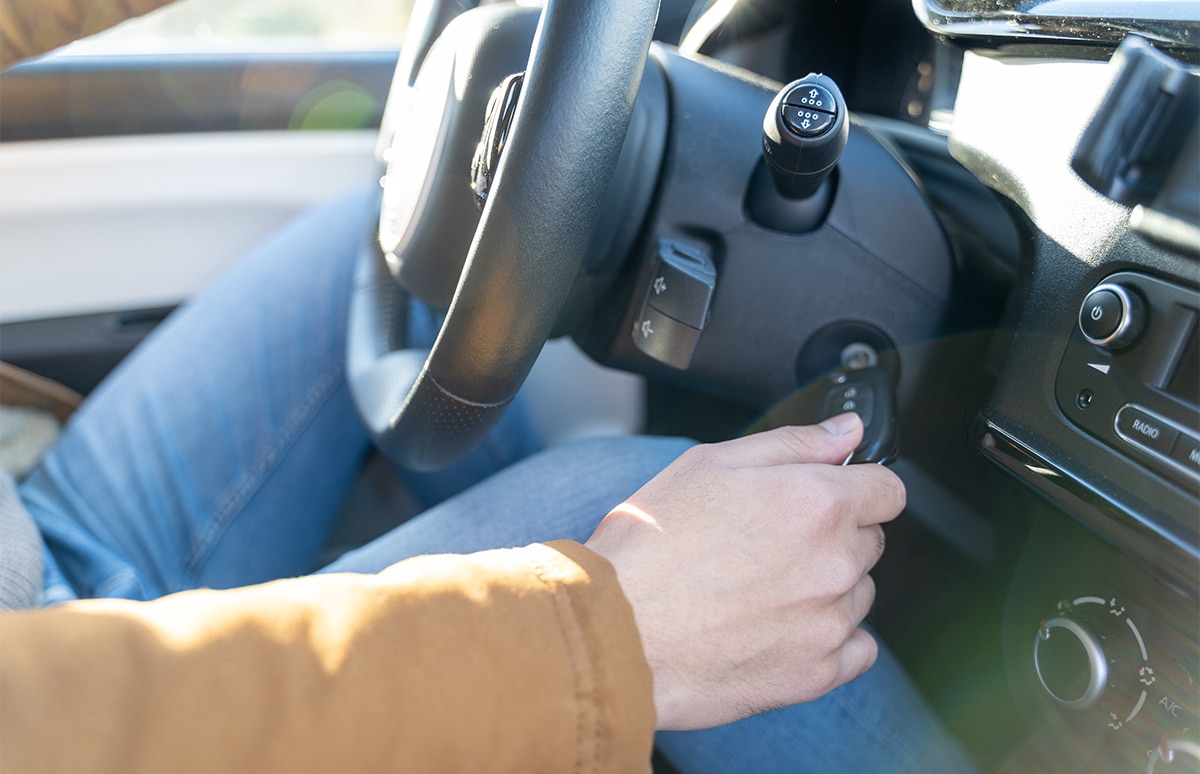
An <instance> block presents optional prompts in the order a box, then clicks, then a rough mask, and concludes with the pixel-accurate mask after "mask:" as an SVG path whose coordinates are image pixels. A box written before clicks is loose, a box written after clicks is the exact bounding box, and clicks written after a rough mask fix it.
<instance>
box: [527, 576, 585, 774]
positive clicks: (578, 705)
mask: <svg viewBox="0 0 1200 774" xmlns="http://www.w3.org/2000/svg"><path fill="white" fill-rule="evenodd" d="M545 573H546V568H545V567H543V566H542V565H541V564H538V565H536V566H535V568H534V575H536V576H537V579H538V580H539V581H540V582H541V583H542V585H543V586H545V587H546V589H547V590H548V591H550V593H551V594H552V598H553V600H554V617H555V619H556V620H557V621H558V628H559V632H560V633H561V635H562V640H563V643H564V644H565V645H566V646H567V656H568V658H569V659H570V662H571V678H572V680H573V681H574V694H575V766H574V769H573V770H574V771H575V772H577V773H578V772H582V771H583V758H582V757H581V753H582V747H583V699H582V696H581V693H582V686H581V685H580V680H579V662H578V659H577V658H576V656H575V647H574V646H573V645H572V644H571V638H570V635H569V633H568V631H567V621H566V620H565V618H564V616H563V611H562V609H561V607H560V605H561V601H560V599H561V597H562V596H563V595H564V594H565V596H566V597H567V606H568V607H569V608H570V609H571V620H572V621H577V620H578V618H577V617H576V616H575V609H574V605H573V604H572V603H571V595H570V594H569V593H565V592H562V591H560V590H559V588H558V584H555V583H552V582H551V581H549V580H547V579H546V574H545ZM576 628H578V627H576ZM580 634H581V636H582V633H580ZM593 731H594V729H593ZM592 747H593V755H592V771H595V770H596V769H595V753H594V749H595V745H594V744H593V746H592Z"/></svg>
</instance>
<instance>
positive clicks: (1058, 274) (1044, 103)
mask: <svg viewBox="0 0 1200 774" xmlns="http://www.w3.org/2000/svg"><path fill="white" fill-rule="evenodd" d="M1029 53H1031V52H1030V51H1029V50H1026V51H1025V52H1024V54H1026V55H1025V56H1021V57H1017V56H1008V57H1006V56H1004V55H1003V54H1000V55H997V54H996V53H995V52H992V53H989V54H988V55H987V56H983V55H980V54H977V53H968V54H967V56H966V58H965V60H964V76H963V81H962V84H961V86H960V92H959V101H958V104H957V106H956V120H955V127H954V130H953V133H952V137H951V148H952V152H953V153H954V154H955V156H956V157H957V158H958V159H959V160H960V161H962V163H963V164H964V165H965V166H966V167H967V168H968V169H970V170H971V171H972V172H974V173H975V175H976V176H977V177H979V178H980V179H981V180H984V181H986V182H987V183H988V184H989V185H990V186H992V187H993V188H994V189H996V190H997V191H998V192H999V193H1001V194H1002V195H1003V196H1005V197H1006V198H1007V199H1009V200H1010V201H1011V202H1012V204H1013V208H1014V211H1016V212H1018V213H1019V216H1020V217H1019V220H1020V226H1021V227H1022V228H1023V230H1024V239H1023V250H1022V253H1023V254H1022V260H1021V267H1020V272H1019V280H1018V285H1017V288H1016V290H1015V291H1014V293H1013V294H1012V296H1011V298H1010V303H1009V307H1008V310H1007V312H1006V321H1007V323H1008V325H1011V327H1012V329H1013V331H1014V332H1013V335H1012V336H1011V338H1010V340H1009V343H1008V347H1007V351H1006V355H1005V358H1004V362H1003V366H1002V367H1001V368H1000V369H999V378H998V381H997V384H996V387H995V389H994V390H993V391H992V394H991V396H990V398H989V400H988V402H987V405H986V406H985V408H984V409H983V411H982V412H981V422H980V424H979V426H978V429H977V432H976V438H977V439H978V441H979V443H980V447H981V449H982V451H983V453H984V455H985V457H987V458H988V459H990V460H992V461H994V462H995V463H997V464H998V465H999V466H1000V467H1001V468H1002V469H1004V470H1005V471H1007V472H1008V473H1010V474H1012V476H1013V477H1015V478H1016V479H1017V480H1019V481H1020V482H1021V483H1022V484H1024V485H1025V486H1026V487H1028V489H1030V490H1032V491H1033V492H1035V493H1037V494H1038V495H1040V497H1038V498H1033V497H1030V498H1027V500H1026V501H1025V503H1024V504H1023V506H1022V510H1023V511H1024V513H1023V514H1022V516H1023V517H1025V518H1027V519H1028V520H1029V522H1030V524H1031V531H1030V535H1029V537H1028V538H1027V540H1026V542H1025V544H1024V547H1023V549H1022V551H1021V554H1020V558H1019V560H1018V563H1017V566H1016V568H1015V570H1014V572H1013V577H1012V581H1011V584H1010V588H1009V592H1008V595H1007V603H1006V612H1005V622H1004V629H1003V634H1002V637H1003V641H1004V650H1005V662H1006V674H1007V678H1008V682H1009V684H1010V686H1011V687H1012V689H1013V691H1014V695H1015V696H1016V699H1017V702H1018V709H1019V712H1020V713H1021V715H1022V716H1024V717H1025V719H1026V720H1028V721H1029V729H1030V730H1029V732H1028V735H1027V736H1026V737H1025V740H1026V742H1027V745H1026V748H1025V749H1021V750H1015V751H1013V753H1012V761H1014V762H1019V763H1020V764H1022V765H1024V766H1025V767H1028V768H1033V769H1036V770H1046V769H1050V770H1072V771H1073V770H1080V771H1084V770H1086V771H1117V772H1123V771H1134V770H1139V771H1140V770H1145V767H1146V762H1147V759H1148V757H1152V756H1155V755H1157V754H1158V753H1157V752H1156V750H1158V749H1159V746H1160V745H1161V744H1163V740H1167V741H1171V740H1176V739H1178V740H1191V741H1189V742H1187V743H1188V744H1192V743H1194V740H1195V733H1196V730H1197V723H1198V721H1197V704H1198V703H1200V702H1198V698H1197V697H1198V696H1200V684H1198V683H1197V668H1198V667H1200V632H1198V631H1197V626H1198V623H1200V478H1198V477H1197V476H1195V475H1194V474H1193V473H1192V472H1190V469H1189V468H1188V467H1187V465H1186V464H1179V465H1176V464H1173V463H1172V462H1171V461H1172V460H1173V459H1176V457H1175V455H1176V454H1177V453H1183V454H1185V460H1186V459H1187V457H1186V452H1187V449H1185V448H1184V446H1183V445H1180V446H1178V448H1177V444H1185V443H1186V442H1187V441H1189V440H1190V439H1193V438H1195V437H1196V436H1197V435H1200V427H1197V406H1198V405H1200V394H1198V392H1200V390H1198V388H1197V385H1196V384H1195V380H1194V379H1193V377H1192V376H1191V373H1192V369H1193V366H1192V365H1191V363H1192V360H1194V359H1195V357H1194V349H1195V347H1196V342H1195V338H1194V333H1193V329H1194V327H1195V325H1196V322H1195V320H1196V317H1197V313H1196V310H1197V309H1200V290H1198V288H1200V260H1198V258H1200V256H1197V255H1195V254H1194V253H1193V251H1190V250H1186V249H1184V250H1177V249H1171V248H1169V247H1164V246H1163V245H1162V244H1161V243H1155V242H1151V241H1149V240H1147V239H1146V238H1145V237H1144V236H1142V235H1141V234H1139V233H1137V232H1136V231H1134V230H1133V229H1132V228H1131V225H1130V215H1131V208H1130V207H1128V206H1123V205H1119V204H1117V203H1115V202H1113V201H1110V200H1108V199H1106V198H1105V197H1104V196H1102V195H1100V194H1099V193H1098V192H1096V191H1094V190H1093V189H1091V188H1089V187H1088V186H1087V185H1086V184H1085V183H1084V182H1083V180H1081V179H1080V178H1079V177H1078V175H1077V174H1076V173H1075V172H1074V171H1073V170H1072V169H1071V158H1072V156H1073V154H1074V152H1075V149H1076V145H1077V142H1078V140H1079V137H1080V135H1081V133H1082V132H1083V130H1084V128H1085V127H1086V126H1087V124H1088V122H1089V120H1090V119H1091V116H1092V114H1093V112H1094V111H1095V110H1096V107H1097V106H1098V105H1100V104H1101V103H1102V101H1103V97H1104V94H1105V92H1106V91H1107V89H1108V87H1109V84H1110V83H1111V81H1112V80H1113V70H1112V68H1110V67H1109V66H1108V65H1107V64H1105V63H1103V62H1101V61H1095V60H1091V61H1088V60H1086V59H1085V58H1083V57H1080V58H1078V59H1076V58H1075V57H1074V56H1071V58H1065V57H1066V52H1064V50H1061V49H1060V50H1058V51H1057V56H1058V58H1053V57H1051V56H1049V55H1047V54H1046V53H1045V52H1043V54H1042V55H1041V56H1039V57H1036V58H1035V57H1032V56H1028V54H1029ZM1014 105H1020V106H1021V110H1020V111H1014V110H1013V106H1014ZM1030 115H1033V116H1037V117H1038V120H1036V121H1030V120H1026V119H1025V116H1030ZM1098 290H1099V291H1101V294H1100V295H1095V294H1094V292H1095V291H1098ZM1106 294H1107V295H1106ZM1114 301H1115V302H1116V307H1115V308H1118V309H1121V308H1125V306H1126V305H1127V306H1128V308H1129V309H1130V310H1131V315H1130V316H1131V317H1132V318H1136V323H1137V325H1130V326H1129V327H1127V328H1122V323H1121V322H1120V321H1113V322H1114V323H1115V324H1114V325H1113V326H1112V327H1111V328H1105V325H1106V324H1107V323H1108V322H1109V317H1108V315H1109V311H1110V306H1109V304H1110V303H1112V302H1114ZM1093 312H1095V314H1096V318H1097V319H1095V320H1093V319H1091V318H1092V314H1093ZM1081 317H1082V318H1083V320H1082V322H1083V325H1082V326H1081ZM1089 338H1090V339H1091V340H1090V341H1089ZM1139 412H1140V413H1139ZM1135 423H1136V425H1135ZM1180 439H1183V440H1182V441H1181V440H1180ZM1063 643H1066V645H1065V646H1064V645H1063ZM1055 649H1060V650H1059V652H1062V653H1067V654H1068V655H1067V656H1065V657H1061V658H1059V657H1056V656H1050V655H1047V654H1050V653H1051V652H1053V651H1054V650H1055Z"/></svg>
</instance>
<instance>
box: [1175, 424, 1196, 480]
mask: <svg viewBox="0 0 1200 774" xmlns="http://www.w3.org/2000/svg"><path fill="white" fill-rule="evenodd" d="M1171 459H1173V460H1175V461H1176V462H1178V463H1179V464H1180V465H1183V466H1184V467H1185V468H1187V469H1188V470H1190V471H1192V472H1193V473H1200V441H1198V440H1196V439H1195V438H1192V437H1191V436H1189V435H1186V434H1184V433H1180V434H1179V438H1178V439H1176V441H1175V445H1174V446H1172V447H1171Z"/></svg>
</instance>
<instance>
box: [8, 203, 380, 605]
mask: <svg viewBox="0 0 1200 774" xmlns="http://www.w3.org/2000/svg"><path fill="white" fill-rule="evenodd" d="M369 215H370V198H369V197H368V196H366V195H358V196H353V197H348V198H346V199H343V200H341V201H339V202H337V203H336V204H334V205H332V206H327V207H323V208H320V209H318V210H316V211H314V212H312V213H310V214H307V215H306V216H302V217H300V218H297V219H296V220H294V221H292V222H291V223H289V224H288V225H287V226H285V227H284V228H282V229H281V230H280V231H279V232H278V233H277V234H275V235H274V236H273V237H272V238H271V239H269V240H268V241H267V242H265V243H264V244H262V245H261V246H260V247H259V248H257V249H256V250H254V251H253V252H252V253H251V254H250V255H249V256H247V258H246V259H245V260H244V261H242V262H241V263H239V264H238V265H237V266H236V267H235V268H234V269H233V270H232V271H230V272H229V273H228V274H226V275H224V276H223V277H221V278H220V279H219V280H218V281H216V282H215V283H214V284H213V285H212V286H211V287H210V288H208V289H206V290H205V291H204V292H202V293H201V294H199V295H198V296H197V298H196V299H195V300H194V301H193V302H190V303H189V304H187V305H186V306H185V307H183V308H181V309H180V310H179V311H178V312H177V313H176V314H174V315H172V316H171V317H170V318H169V319H168V320H167V321H166V322H164V323H163V324H162V325H161V326H160V327H159V329H158V330H156V331H155V332H154V334H152V336H151V337H149V338H148V339H147V341H146V342H144V343H143V345H142V346H140V347H139V348H138V349H137V351H135V352H134V353H133V354H132V355H131V356H130V357H129V358H127V359H126V361H125V362H124V363H122V364H121V366H120V367H119V368H118V369H117V370H116V371H115V372H114V373H113V374H112V375H111V376H110V377H109V378H108V379H107V380H106V381H105V382H104V384H102V385H101V386H100V387H99V388H98V389H97V390H96V392H95V393H94V394H93V395H92V396H91V397H90V398H89V400H88V401H87V402H86V403H85V404H84V406H83V407H82V408H81V409H80V411H79V412H78V413H77V414H76V416H75V417H74V418H73V419H72V421H71V423H70V424H69V426H68V428H67V429H66V432H65V433H64V435H63V437H62V438H61V439H60V441H59V443H58V444H57V445H56V447H55V448H54V449H53V450H52V451H51V452H50V454H49V455H48V456H47V457H46V459H45V460H44V461H43V463H42V465H41V467H40V468H39V469H38V470H37V471H35V472H34V473H33V474H32V475H31V476H30V478H29V479H28V480H27V481H26V482H25V483H24V485H23V486H22V488H21V495H22V499H23V501H24V503H25V505H26V507H27V508H28V509H29V511H30V513H31V514H32V515H33V517H34V519H35V520H36V521H37V523H38V526H39V527H40V529H41V531H42V534H43V537H44V539H45V542H46V544H47V547H48V549H49V554H50V556H49V557H48V558H49V560H50V562H49V565H50V566H49V567H48V573H49V576H48V582H49V583H50V585H51V586H53V588H50V587H48V588H47V590H46V591H47V602H53V601H58V600H61V599H63V598H70V597H72V596H76V595H78V596H122V597H131V598H150V597H154V596H158V595H161V594H164V593H168V592H171V591H176V590H180V589H184V588H191V587H194V586H211V587H217V588H220V587H227V586H235V585H241V584H246V583H252V582H255V581H260V580H266V579H269V578H275V577H280V576H286V575H295V574H299V573H303V572H305V571H307V570H309V569H311V562H312V561H313V560H314V557H315V556H316V553H317V550H318V549H319V547H320V545H321V542H322V540H323V539H324V536H325V534H326V532H327V529H328V521H329V519H331V518H332V515H333V514H334V513H335V512H336V509H337V505H338V503H340V501H341V499H342V497H343V495H344V492H345V490H346V487H347V486H348V484H349V483H350V480H351V478H352V476H353V475H354V472H355V471H356V470H357V468H358V466H359V464H360V462H361V460H362V456H363V454H364V453H365V451H366V449H367V439H366V435H365V433H364V431H363V429H362V427H361V424H360V423H359V421H358V419H357V417H356V415H355V412H354V409H353V406H352V404H351V401H350V398H349V395H348V394H347V389H346V385H345V381H344V378H343V354H342V353H343V351H344V337H345V320H346V314H347V310H346V306H347V297H348V289H349V287H350V279H351V271H352V268H353V264H354V261H353V259H354V251H355V249H356V247H357V245H358V244H360V241H361V239H362V238H363V236H364V234H365V233H366V230H367V229H368V228H369Z"/></svg>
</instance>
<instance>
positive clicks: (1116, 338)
mask: <svg viewBox="0 0 1200 774" xmlns="http://www.w3.org/2000/svg"><path fill="white" fill-rule="evenodd" d="M1142 308H1143V307H1142V304H1141V299H1140V298H1138V296H1137V295H1135V294H1134V293H1132V292H1131V291H1129V290H1127V289H1126V288H1125V287H1123V286H1121V285H1118V284H1116V283H1112V282H1106V283H1104V284H1102V285H1098V286H1096V287H1095V288H1093V289H1092V292H1090V293H1088V294H1087V297H1086V298H1084V299H1083V305H1082V306H1080V307H1079V329H1080V330H1081V331H1083V337H1084V338H1085V339H1087V340H1088V343H1090V344H1095V345H1096V346H1098V347H1104V348H1106V349H1117V348H1119V347H1123V346H1125V345H1126V344H1129V343H1130V342H1132V341H1133V340H1134V339H1135V338H1137V335H1138V333H1140V332H1141V327H1142V317H1143V314H1142Z"/></svg>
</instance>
